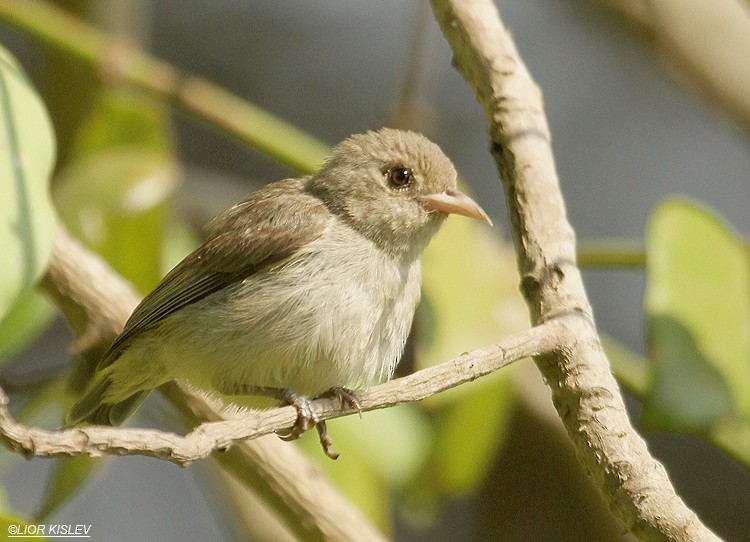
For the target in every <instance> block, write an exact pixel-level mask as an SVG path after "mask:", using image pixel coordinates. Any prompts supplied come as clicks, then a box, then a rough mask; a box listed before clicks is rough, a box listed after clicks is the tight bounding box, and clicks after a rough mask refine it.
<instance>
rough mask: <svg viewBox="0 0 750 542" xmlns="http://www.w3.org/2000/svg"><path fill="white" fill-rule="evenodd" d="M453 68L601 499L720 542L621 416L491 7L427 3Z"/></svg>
mask: <svg viewBox="0 0 750 542" xmlns="http://www.w3.org/2000/svg"><path fill="white" fill-rule="evenodd" d="M432 7H433V11H434V12H435V15H436V17H437V19H438V21H439V23H440V25H441V27H442V29H443V33H444V34H445V36H446V38H447V39H448V41H449V42H450V44H451V47H452V49H453V54H454V58H453V62H454V65H455V67H456V68H457V69H458V71H459V72H460V73H461V74H462V75H463V76H464V78H465V79H466V80H467V82H468V83H469V84H470V85H471V86H472V88H473V89H474V91H475V93H476V96H477V99H478V101H479V103H480V104H481V105H482V107H483V108H484V111H485V113H486V115H487V120H488V125H489V131H490V139H491V148H492V155H493V157H494V159H495V162H496V164H497V167H498V170H499V172H500V176H501V178H502V180H503V184H504V188H505V194H506V198H507V201H508V208H509V210H510V214H511V222H512V228H513V238H514V243H515V247H516V256H517V261H518V268H519V271H520V274H521V277H522V279H521V289H522V292H523V294H524V297H525V298H526V301H527V304H528V306H529V308H530V312H531V317H532V323H533V324H535V325H542V324H544V323H549V322H552V321H556V320H557V321H565V322H566V327H565V329H566V330H567V333H566V334H565V335H563V336H561V337H560V339H561V342H560V344H559V347H558V348H557V349H556V350H555V351H554V352H552V353H548V354H545V355H541V356H537V357H536V358H535V362H536V364H537V366H538V367H539V370H540V371H541V372H542V375H543V376H544V379H545V381H546V382H547V383H548V385H549V386H550V388H551V390H552V401H553V403H554V405H555V408H556V409H557V412H558V414H559V416H560V418H561V419H562V421H563V423H564V425H565V427H566V430H567V432H568V435H569V436H570V438H571V440H572V441H573V443H574V445H575V448H576V450H577V453H578V456H579V457H580V460H581V461H582V462H583V463H584V464H585V465H586V467H587V469H588V471H589V472H590V474H591V476H592V478H593V479H594V481H595V483H596V485H597V487H598V488H599V490H600V492H601V494H602V496H603V497H604V498H605V500H606V501H607V502H608V504H609V506H610V508H611V509H612V511H613V512H614V513H615V514H616V515H617V516H618V517H619V518H620V520H621V521H622V522H623V524H624V525H625V527H626V528H627V529H628V531H629V532H631V533H633V534H634V535H635V536H637V537H638V538H639V539H641V540H654V541H656V540H660V541H661V540H671V541H688V540H691V541H696V540H701V541H703V540H705V541H708V540H714V541H715V540H719V539H718V537H717V536H716V535H715V534H714V533H712V532H711V531H710V530H709V529H708V528H707V527H706V526H704V525H703V524H702V523H701V522H700V520H699V519H698V517H697V516H696V515H695V513H693V512H692V511H691V510H690V509H689V508H688V507H687V506H686V505H685V503H684V502H683V501H682V500H681V499H680V498H679V497H678V496H677V495H676V493H675V491H674V489H673V487H672V485H671V483H670V481H669V478H668V476H667V473H666V471H665V469H664V467H663V466H662V465H661V464H660V463H659V462H658V461H656V460H655V459H654V458H652V457H651V456H650V454H649V452H648V449H647V447H646V443H645V442H644V441H643V439H642V438H641V437H640V436H639V435H638V433H637V432H636V431H635V429H634V428H633V426H632V425H631V423H630V420H629V419H628V416H627V412H626V410H625V405H624V403H623V399H622V395H621V393H620V391H619V388H618V386H617V383H616V381H615V379H614V377H613V376H612V373H611V371H610V368H609V362H608V360H607V358H606V356H605V354H604V351H603V349H602V345H601V342H600V340H599V337H598V335H597V331H596V328H595V324H594V320H593V315H592V310H591V306H590V304H589V302H588V300H587V298H586V293H585V290H584V287H583V282H582V280H581V274H580V272H579V270H578V268H577V267H576V263H575V235H574V232H573V229H572V227H571V226H570V224H569V222H568V220H567V217H566V213H565V205H564V202H563V197H562V193H561V190H560V186H559V182H558V179H557V174H556V172H555V164H554V158H553V155H552V150H551V147H550V133H549V128H548V125H547V120H546V117H545V114H544V110H543V105H542V96H541V92H540V90H539V88H538V87H537V86H536V84H535V83H534V81H533V80H532V79H531V76H530V74H529V72H528V70H527V68H526V66H525V65H524V64H523V61H522V60H521V58H520V56H519V54H518V51H517V50H516V47H515V45H514V43H513V41H512V39H511V37H510V34H509V33H508V31H507V30H506V29H505V28H504V27H503V24H502V22H501V21H500V16H499V13H498V11H497V8H496V7H495V5H494V4H493V3H492V2H491V0H432Z"/></svg>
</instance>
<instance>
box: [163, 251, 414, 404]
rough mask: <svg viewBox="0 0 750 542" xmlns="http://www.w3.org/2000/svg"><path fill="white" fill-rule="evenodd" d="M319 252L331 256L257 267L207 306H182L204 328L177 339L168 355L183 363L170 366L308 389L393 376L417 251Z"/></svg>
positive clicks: (210, 376)
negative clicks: (368, 255)
mask: <svg viewBox="0 0 750 542" xmlns="http://www.w3.org/2000/svg"><path fill="white" fill-rule="evenodd" d="M319 261H323V262H326V261H330V260H325V259H323V260H321V259H320V258H312V259H311V261H305V260H304V259H303V260H301V261H297V262H293V263H292V264H289V265H286V266H284V267H283V268H280V269H276V270H274V271H273V272H269V273H261V274H257V275H254V276H253V277H251V278H250V279H247V280H245V281H244V282H243V283H239V284H237V285H235V286H233V287H231V288H228V289H226V290H224V291H223V292H220V293H217V294H214V295H213V296H211V297H212V299H206V301H209V302H210V304H211V310H206V307H205V306H203V307H202V309H198V308H196V309H195V310H192V311H185V310H183V311H180V312H181V313H183V314H181V316H180V317H188V318H193V319H198V320H200V323H201V325H200V328H201V329H202V330H203V332H202V333H200V334H198V335H194V336H192V337H183V338H182V339H180V340H179V341H177V342H178V343H181V346H180V349H181V350H182V355H181V356H178V357H176V358H175V357H173V358H172V359H180V358H181V359H183V360H184V362H185V363H184V365H183V364H182V363H181V365H183V366H182V367H179V368H177V370H176V371H175V372H176V373H178V374H182V375H186V376H187V377H188V379H189V380H194V381H195V382H196V384H198V385H208V386H211V387H214V388H218V389H227V388H229V387H231V386H232V385H238V384H239V385H244V386H266V387H274V388H291V389H294V390H295V391H298V392H300V393H303V394H306V395H309V396H315V395H318V394H320V393H322V392H324V391H326V390H328V389H330V388H331V387H333V386H343V387H348V388H358V387H362V386H365V385H368V384H370V383H371V382H372V381H374V380H379V379H385V378H390V376H391V375H392V372H393V369H394V368H395V365H396V363H397V361H398V359H399V358H400V356H401V353H402V352H403V346H404V343H405V341H406V338H407V336H408V334H409V329H410V327H411V321H412V318H413V314H414V308H415V306H416V304H417V301H418V299H419V290H420V282H421V272H420V268H419V263H418V261H413V262H411V263H410V264H409V265H408V266H405V267H400V266H398V265H397V264H395V263H394V262H392V261H388V260H386V259H383V260H382V261H377V262H375V263H376V265H371V266H368V267H367V268H365V267H364V266H363V265H362V260H361V259H360V258H357V257H356V253H355V254H353V255H352V257H351V259H350V261H339V262H337V265H326V266H324V265H319ZM310 277H315V278H314V280H311V278H310ZM190 312H192V314H190ZM176 324H177V325H175V326H174V327H175V328H177V329H180V326H179V323H177V322H176ZM192 328H193V329H195V327H194V326H192Z"/></svg>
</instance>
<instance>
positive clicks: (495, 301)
mask: <svg viewBox="0 0 750 542" xmlns="http://www.w3.org/2000/svg"><path fill="white" fill-rule="evenodd" d="M422 263H423V268H424V285H423V301H422V303H421V304H420V313H419V318H418V320H417V324H416V325H417V333H416V340H417V344H416V358H417V363H418V365H419V367H420V368H421V367H427V366H430V365H435V364H437V363H440V362H443V361H446V360H448V359H451V358H454V357H456V356H458V355H460V354H461V353H463V352H466V351H469V350H472V349H474V348H479V347H482V346H486V345H488V344H492V343H494V342H497V341H498V340H499V339H501V338H502V337H505V336H508V335H511V334H512V333H515V332H517V331H520V330H522V329H525V328H527V327H528V322H529V316H528V311H527V310H526V306H525V304H524V303H523V300H522V299H521V295H520V294H519V292H518V272H517V271H516V263H515V256H514V255H513V250H512V247H511V246H510V245H509V244H507V243H505V242H504V241H503V240H502V239H500V237H499V236H498V235H497V234H496V233H494V231H493V230H490V229H489V228H488V227H487V226H486V225H484V224H481V223H479V222H477V221H474V220H468V219H465V218H463V217H451V218H450V219H449V220H448V221H447V222H446V224H445V226H444V227H443V228H442V230H441V231H440V233H439V234H438V235H437V236H436V237H435V239H434V240H433V241H432V242H431V243H430V245H429V246H428V247H427V249H426V250H425V252H424V255H423V256H422ZM501 373H503V374H508V371H507V370H506V371H501ZM469 392H470V388H469V387H467V386H458V387H457V388H454V389H452V390H448V391H446V392H444V393H440V394H438V395H435V396H433V397H430V398H429V399H427V400H426V404H427V405H429V406H435V405H438V404H443V403H445V402H450V401H453V400H456V399H457V398H458V397H461V396H462V395H463V394H465V393H469Z"/></svg>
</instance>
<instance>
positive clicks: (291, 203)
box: [99, 179, 330, 369]
mask: <svg viewBox="0 0 750 542" xmlns="http://www.w3.org/2000/svg"><path fill="white" fill-rule="evenodd" d="M305 180H306V179H289V180H285V181H279V182H277V183H273V184H269V185H267V186H265V187H263V188H261V189H260V190H258V191H256V192H253V193H252V194H250V196H248V198H247V199H246V200H245V201H243V202H242V203H239V204H237V205H235V206H234V207H232V208H231V209H228V210H227V211H225V212H224V213H223V214H222V215H220V216H219V217H217V218H215V219H214V220H213V221H212V222H211V223H209V225H208V230H209V238H208V239H207V240H206V242H205V243H204V244H203V245H201V246H200V247H199V248H197V249H196V250H195V251H194V252H193V253H191V254H190V255H189V256H187V257H186V258H185V259H184V260H182V262H180V263H179V264H178V265H177V266H176V267H175V268H174V269H172V271H170V272H169V273H168V274H167V275H166V276H165V277H164V278H163V279H162V281H161V282H160V283H159V284H158V285H157V286H156V288H155V289H154V290H153V291H152V292H151V293H150V294H148V295H147V296H146V297H145V298H144V299H143V301H141V303H140V304H139V305H138V307H136V309H135V310H134V311H133V314H132V315H131V316H130V318H129V319H128V321H127V323H126V324H125V329H123V332H122V333H121V334H120V335H119V336H118V337H117V339H115V341H114V343H112V346H110V348H109V350H108V351H107V353H106V354H105V355H104V357H103V358H102V360H101V361H100V362H99V369H103V368H104V367H107V366H108V365H111V364H112V363H113V362H114V361H115V360H116V359H117V358H118V357H120V355H121V354H122V353H123V352H124V351H125V349H127V348H128V345H129V343H130V341H131V339H133V338H134V337H136V336H137V335H138V334H139V333H141V332H143V331H145V330H147V329H151V328H153V327H154V326H156V325H158V324H159V322H161V321H162V320H163V319H164V318H166V317H167V316H169V315H170V314H172V313H173V312H175V311H178V310H180V309H181V308H182V307H185V306H186V305H189V304H191V303H195V302H196V301H198V300H200V299H203V298H204V297H206V296H207V295H209V294H211V293H213V292H216V291H219V290H221V289H222V288H225V287H226V286H228V285H230V284H233V283H235V282H239V281H242V280H244V279H245V278H247V277H248V276H250V275H252V274H253V273H255V272H257V271H258V270H261V269H264V268H267V267H268V266H271V265H274V264H277V263H279V262H282V261H283V260H285V259H287V258H289V257H290V256H292V255H293V254H294V253H295V252H296V251H297V250H299V248H300V247H301V246H303V245H305V244H307V243H309V242H310V241H312V240H314V239H316V238H317V237H319V236H320V235H321V233H322V232H323V230H324V229H325V226H326V223H327V221H328V220H329V219H330V213H329V212H328V210H327V209H326V207H325V206H324V205H323V204H322V203H321V202H320V200H318V199H317V198H314V197H313V196H310V195H309V194H307V193H305V192H303V190H302V188H303V184H304V182H305Z"/></svg>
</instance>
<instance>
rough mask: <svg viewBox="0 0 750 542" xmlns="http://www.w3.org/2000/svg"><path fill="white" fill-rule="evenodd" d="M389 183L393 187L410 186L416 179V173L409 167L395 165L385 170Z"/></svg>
mask: <svg viewBox="0 0 750 542" xmlns="http://www.w3.org/2000/svg"><path fill="white" fill-rule="evenodd" d="M385 177H386V179H387V180H388V184H389V185H391V187H393V188H408V187H409V186H410V185H411V183H412V181H414V174H413V173H412V172H411V170H410V169H409V168H405V167H403V166H394V167H392V168H389V169H388V170H387V171H386V172H385Z"/></svg>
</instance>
